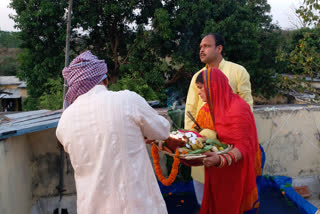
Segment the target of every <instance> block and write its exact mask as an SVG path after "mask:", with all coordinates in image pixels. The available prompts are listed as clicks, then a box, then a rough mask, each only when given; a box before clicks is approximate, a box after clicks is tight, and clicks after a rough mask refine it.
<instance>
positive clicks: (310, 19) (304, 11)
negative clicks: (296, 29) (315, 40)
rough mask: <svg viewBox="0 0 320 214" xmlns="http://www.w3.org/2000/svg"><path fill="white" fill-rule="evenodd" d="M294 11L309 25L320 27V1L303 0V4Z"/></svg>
mask: <svg viewBox="0 0 320 214" xmlns="http://www.w3.org/2000/svg"><path fill="white" fill-rule="evenodd" d="M296 12H297V14H299V15H300V17H301V18H302V19H303V20H304V22H305V23H307V24H308V25H309V26H315V27H320V14H319V13H320V3H319V1H318V0H303V5H301V6H300V7H299V9H297V10H296Z"/></svg>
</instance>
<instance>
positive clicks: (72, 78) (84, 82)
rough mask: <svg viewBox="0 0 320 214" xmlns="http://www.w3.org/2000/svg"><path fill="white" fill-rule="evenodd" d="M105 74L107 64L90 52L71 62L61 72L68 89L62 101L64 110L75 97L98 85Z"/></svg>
mask: <svg viewBox="0 0 320 214" xmlns="http://www.w3.org/2000/svg"><path fill="white" fill-rule="evenodd" d="M107 72H108V69H107V64H106V63H105V62H104V60H99V59H98V58H97V57H96V56H94V55H93V54H92V53H91V52H90V51H86V52H84V53H82V54H80V55H79V56H77V57H76V58H75V59H74V60H72V62H71V63H70V65H69V66H68V67H65V68H64V69H63V70H62V75H63V77H64V78H65V79H66V81H67V84H68V88H69V89H68V92H67V94H66V97H65V99H64V104H63V106H64V109H66V108H67V107H68V106H69V105H71V104H72V103H73V102H74V101H75V100H76V99H77V97H79V96H80V95H82V94H85V93H87V92H88V91H89V90H90V89H92V88H93V87H94V86H95V85H97V84H98V83H100V82H101V81H102V80H103V79H104V77H106V74H107Z"/></svg>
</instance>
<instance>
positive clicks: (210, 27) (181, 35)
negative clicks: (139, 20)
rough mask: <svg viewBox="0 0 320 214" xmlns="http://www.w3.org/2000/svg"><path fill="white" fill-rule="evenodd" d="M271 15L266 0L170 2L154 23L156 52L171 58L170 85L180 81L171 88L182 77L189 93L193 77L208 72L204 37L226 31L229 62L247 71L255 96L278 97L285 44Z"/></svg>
mask: <svg viewBox="0 0 320 214" xmlns="http://www.w3.org/2000/svg"><path fill="white" fill-rule="evenodd" d="M268 12H270V5H268V4H267V1H266V0H255V1H246V0H241V1H232V0H217V1H209V0H200V1H196V2H195V1H187V0H180V1H174V0H172V1H170V0H168V1H164V5H163V7H162V8H159V9H157V10H156V13H155V16H154V19H153V22H152V27H153V30H152V34H153V39H152V44H151V45H152V46H151V50H152V51H153V52H155V53H157V55H159V56H160V57H162V58H164V57H167V58H170V60H171V61H170V65H171V66H169V69H168V71H167V74H168V76H169V81H167V82H168V83H169V82H170V80H171V79H173V80H176V81H171V83H175V84H176V83H177V79H179V77H180V79H179V82H183V85H184V87H186V88H187V87H188V85H189V84H188V83H189V81H190V78H189V77H190V76H192V74H193V73H194V72H195V71H198V70H199V69H200V68H201V67H203V65H202V64H201V62H200V60H199V43H200V41H201V38H202V37H203V36H204V35H206V34H207V33H210V32H220V33H221V34H223V35H224V37H225V39H226V47H225V52H226V56H225V58H226V59H228V60H231V61H233V62H236V63H239V64H242V65H244V66H245V67H246V68H247V70H248V71H249V73H250V75H251V81H252V88H253V91H254V92H255V93H256V94H259V93H263V92H266V93H265V94H267V95H270V94H274V93H275V92H276V91H275V90H273V89H274V83H275V79H274V78H273V74H274V73H275V69H273V68H274V61H275V56H276V50H277V46H278V45H279V44H280V42H281V40H279V39H277V36H278V35H280V30H279V28H278V27H277V26H275V25H272V24H271V17H270V15H268ZM270 44H271V45H270ZM264 53H266V54H264ZM267 53H268V54H267ZM257 68H258V69H257ZM266 71H268V74H267V75H264V74H265V73H266ZM262 76H263V78H260V77H262ZM186 77H187V78H186ZM181 79H182V80H181ZM262 87H264V88H262ZM265 89H268V90H265ZM184 93H185V92H184Z"/></svg>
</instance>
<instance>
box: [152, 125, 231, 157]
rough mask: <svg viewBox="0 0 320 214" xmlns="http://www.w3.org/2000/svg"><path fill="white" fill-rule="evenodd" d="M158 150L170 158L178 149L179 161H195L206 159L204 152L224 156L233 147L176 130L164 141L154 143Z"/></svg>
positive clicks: (196, 134) (194, 133) (189, 132)
mask: <svg viewBox="0 0 320 214" xmlns="http://www.w3.org/2000/svg"><path fill="white" fill-rule="evenodd" d="M155 144H156V146H157V147H158V149H159V150H160V151H161V152H163V153H165V154H167V155H170V156H174V155H175V151H176V149H178V151H179V153H180V155H179V158H180V159H186V160H191V159H197V158H204V157H206V156H205V155H203V154H202V153H204V152H208V151H211V152H216V153H217V154H225V153H227V152H229V151H230V150H231V149H232V148H233V145H230V144H229V145H227V144H223V143H221V142H220V141H219V140H217V139H207V138H204V137H202V136H201V135H199V134H198V133H196V132H192V131H184V130H178V131H173V132H171V133H170V136H169V138H168V139H167V140H165V141H156V142H155Z"/></svg>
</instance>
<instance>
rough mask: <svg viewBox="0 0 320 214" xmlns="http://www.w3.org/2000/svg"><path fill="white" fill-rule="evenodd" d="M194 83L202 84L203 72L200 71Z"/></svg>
mask: <svg viewBox="0 0 320 214" xmlns="http://www.w3.org/2000/svg"><path fill="white" fill-rule="evenodd" d="M196 83H201V84H203V72H202V71H201V72H200V73H199V74H198V76H197V79H196Z"/></svg>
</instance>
